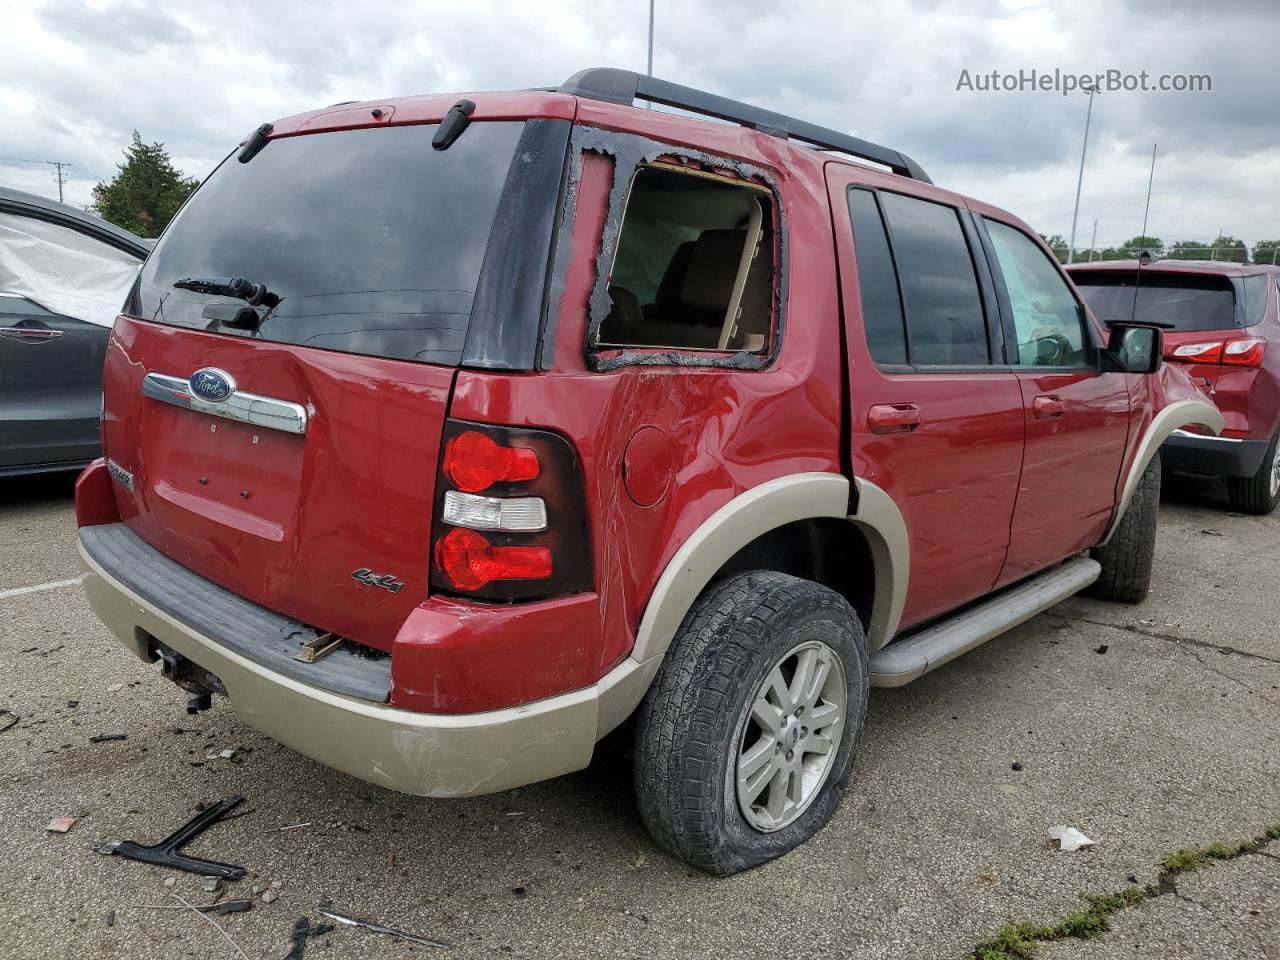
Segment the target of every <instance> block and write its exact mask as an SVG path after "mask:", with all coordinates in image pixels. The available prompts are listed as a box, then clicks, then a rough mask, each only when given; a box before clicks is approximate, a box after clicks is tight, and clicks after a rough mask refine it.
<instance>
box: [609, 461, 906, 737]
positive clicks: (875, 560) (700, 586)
mask: <svg viewBox="0 0 1280 960" xmlns="http://www.w3.org/2000/svg"><path fill="white" fill-rule="evenodd" d="M851 490H852V493H853V496H852V497H851V496H850V492H851ZM791 535H796V536H799V537H801V538H802V540H801V544H802V545H803V543H804V540H803V538H810V540H809V542H810V543H813V542H815V540H814V539H813V538H816V543H817V545H818V546H819V547H820V548H822V549H824V550H828V549H835V550H838V549H840V548H841V547H845V548H849V549H851V550H853V551H854V558H853V559H854V564H855V565H857V564H859V563H860V562H861V563H866V564H869V565H870V573H871V576H872V577H873V578H874V579H873V584H872V586H871V589H870V590H866V588H865V586H863V587H861V588H858V589H851V592H852V596H851V597H850V602H851V604H852V605H853V606H854V609H855V610H856V611H857V612H858V614H859V617H860V618H861V619H862V622H863V625H864V629H865V630H866V633H867V646H868V650H869V652H875V651H876V650H878V649H879V648H880V647H882V646H884V644H886V643H888V641H889V639H890V638H891V637H892V636H893V634H894V633H895V632H896V631H897V627H898V622H899V620H900V619H901V617H902V607H903V601H904V600H905V597H906V590H907V576H908V572H909V568H910V561H909V556H908V550H909V546H908V540H907V529H906V524H905V522H904V521H903V519H902V514H901V512H900V511H899V509H898V506H897V504H896V503H895V502H894V501H893V498H892V497H890V496H889V495H888V494H887V493H886V492H885V491H884V490H882V489H881V488H880V487H878V486H876V485H875V484H874V483H871V482H869V481H866V480H862V479H860V478H857V479H855V480H854V482H853V485H852V487H851V485H850V482H849V480H848V478H846V477H844V476H843V475H841V474H837V473H799V474H790V475H788V476H785V477H778V478H776V479H774V480H770V481H768V482H767V483H762V484H760V485H759V486H757V487H753V488H752V489H750V490H748V491H746V492H745V493H742V494H739V495H738V496H737V497H734V498H733V499H732V500H730V501H729V502H728V503H726V504H724V505H723V506H722V507H720V508H719V509H718V510H716V511H715V513H713V514H712V515H711V516H710V517H708V518H707V519H706V520H705V521H703V522H702V523H701V524H700V525H699V526H698V528H697V529H696V530H695V531H694V532H693V533H692V534H691V535H690V536H689V537H688V539H686V540H685V541H684V543H682V544H681V545H680V548H679V549H678V550H677V551H676V553H675V555H674V556H673V557H672V558H671V560H670V561H669V562H668V563H667V566H666V568H665V569H664V570H663V572H662V575H661V577H659V579H658V583H657V585H656V586H655V587H654V589H653V593H652V594H651V595H650V597H649V602H648V604H647V605H646V606H645V611H644V615H643V617H642V618H641V620H640V628H639V630H638V631H637V634H636V643H635V646H634V647H633V648H632V651H631V655H630V656H629V657H628V658H627V660H626V661H625V662H624V665H623V666H621V667H619V668H615V670H614V671H613V672H612V673H611V674H610V675H609V678H607V681H608V682H606V683H604V684H603V685H602V690H601V703H600V713H599V717H598V729H597V738H599V737H603V736H604V735H605V734H606V733H608V732H609V731H610V730H612V729H613V728H614V727H616V726H618V724H620V723H622V721H623V720H625V719H626V718H627V717H628V716H629V715H630V714H631V712H632V711H633V710H634V709H635V708H636V706H637V705H638V704H639V703H640V701H641V699H643V697H644V694H645V691H646V690H647V689H648V687H649V684H650V683H651V682H652V680H653V677H654V675H655V674H656V673H657V671H658V667H659V665H660V664H661V663H662V659H663V657H664V655H665V654H666V652H667V649H668V648H669V647H670V646H671V641H672V640H673V639H674V638H675V634H676V631H677V630H678V629H679V627H680V624H681V622H682V621H683V620H684V617H685V614H686V613H688V612H689V608H690V607H691V606H693V603H694V601H696V600H697V599H698V597H699V596H701V595H702V593H703V591H704V590H706V588H707V587H708V585H710V584H711V583H712V582H713V581H715V580H716V579H718V578H720V577H722V576H724V575H725V574H726V573H732V572H736V571H737V567H735V566H734V564H735V563H736V564H742V563H745V562H755V560H754V558H757V557H758V558H763V557H765V556H767V555H768V554H767V552H766V551H767V550H768V549H769V548H770V547H771V546H774V545H776V544H777V543H778V542H779V539H780V538H785V537H788V536H791ZM833 561H834V558H833V557H832V556H831V555H830V554H828V555H827V556H826V557H824V559H823V561H822V563H821V564H819V568H820V569H821V570H822V571H823V572H822V573H821V574H820V576H823V577H825V579H826V580H827V581H830V582H828V583H827V585H828V586H832V588H833V589H837V590H840V587H839V586H836V584H839V583H844V584H845V587H846V589H850V588H849V586H848V584H849V583H850V578H851V577H852V576H856V572H855V573H853V574H851V573H849V572H848V571H842V570H841V569H840V568H839V567H838V565H835V564H834V562H833ZM776 567H777V564H776V563H765V564H763V568H764V569H776ZM753 569H759V567H755V568H753ZM858 569H862V568H858ZM781 572H791V571H787V570H783V571H781ZM819 582H823V581H822V580H819ZM841 592H844V591H841ZM846 596H849V595H848V594H846Z"/></svg>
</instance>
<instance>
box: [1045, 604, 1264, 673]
mask: <svg viewBox="0 0 1280 960" xmlns="http://www.w3.org/2000/svg"><path fill="white" fill-rule="evenodd" d="M1050 616H1052V617H1057V618H1058V619H1059V620H1067V621H1070V622H1073V623H1088V624H1092V625H1093V626H1095V627H1109V628H1111V629H1112V630H1121V631H1123V632H1125V633H1136V634H1138V635H1139V636H1143V637H1150V638H1151V639H1152V640H1164V641H1165V642H1167V643H1177V644H1185V645H1187V646H1191V647H1200V648H1201V649H1205V650H1214V651H1216V652H1218V653H1224V654H1234V655H1235V656H1238V657H1248V658H1249V659H1251V660H1261V661H1263V662H1264V663H1274V664H1276V665H1277V666H1280V658H1277V657H1268V656H1266V655H1265V654H1262V653H1252V652H1250V651H1248V650H1241V649H1239V648H1238V647H1229V646H1227V645H1226V644H1222V643H1211V642H1209V641H1208V640H1196V639H1194V638H1192V637H1179V636H1177V635H1175V634H1172V633H1161V632H1160V631H1159V630H1148V629H1146V628H1144V627H1140V626H1133V625H1128V626H1122V625H1120V624H1117V623H1108V622H1107V621H1105V620H1091V619H1090V618H1088V617H1070V616H1067V615H1066V614H1063V613H1052V614H1050Z"/></svg>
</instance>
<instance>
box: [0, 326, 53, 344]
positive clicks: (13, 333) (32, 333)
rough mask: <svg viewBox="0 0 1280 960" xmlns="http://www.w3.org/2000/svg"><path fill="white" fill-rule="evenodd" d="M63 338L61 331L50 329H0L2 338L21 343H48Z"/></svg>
mask: <svg viewBox="0 0 1280 960" xmlns="http://www.w3.org/2000/svg"><path fill="white" fill-rule="evenodd" d="M61 336H62V331H61V330H51V329H49V328H48V327H0V337H4V338H5V339H6V340H17V341H18V342H19V343H48V342H49V341H50V340H57V339H58V338H59V337H61Z"/></svg>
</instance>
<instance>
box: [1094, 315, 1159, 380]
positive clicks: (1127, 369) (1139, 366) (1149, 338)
mask: <svg viewBox="0 0 1280 960" xmlns="http://www.w3.org/2000/svg"><path fill="white" fill-rule="evenodd" d="M1163 360H1164V335H1163V334H1162V333H1161V332H1160V329H1159V328H1158V327H1153V326H1147V325H1145V324H1137V323H1113V324H1112V325H1111V334H1110V336H1109V337H1108V338H1107V352H1106V362H1107V364H1108V367H1109V368H1110V369H1112V370H1116V371H1120V372H1122V373H1155V372H1156V371H1157V370H1159V369H1160V364H1161V363H1162V362H1163Z"/></svg>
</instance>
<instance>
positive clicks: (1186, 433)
mask: <svg viewBox="0 0 1280 960" xmlns="http://www.w3.org/2000/svg"><path fill="white" fill-rule="evenodd" d="M1172 435H1173V436H1175V437H1186V438H1187V439H1188V440H1207V441H1209V442H1210V443H1244V441H1245V438H1244V437H1211V436H1209V435H1208V434H1205V433H1192V432H1191V431H1190V430H1175V431H1173V434H1172Z"/></svg>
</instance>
